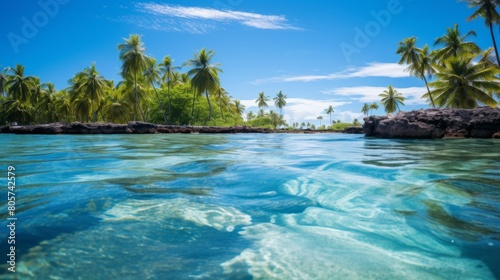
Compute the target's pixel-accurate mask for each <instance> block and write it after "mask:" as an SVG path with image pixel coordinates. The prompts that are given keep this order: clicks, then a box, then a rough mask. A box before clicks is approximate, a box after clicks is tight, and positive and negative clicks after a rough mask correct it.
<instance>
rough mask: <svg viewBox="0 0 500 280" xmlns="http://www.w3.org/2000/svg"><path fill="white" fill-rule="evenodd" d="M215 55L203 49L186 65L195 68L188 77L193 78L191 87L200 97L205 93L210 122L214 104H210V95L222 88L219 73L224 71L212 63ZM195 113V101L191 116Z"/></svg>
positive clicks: (211, 51)
mask: <svg viewBox="0 0 500 280" xmlns="http://www.w3.org/2000/svg"><path fill="white" fill-rule="evenodd" d="M214 55H215V52H214V51H213V50H209V51H206V50H205V49H202V50H201V51H200V52H199V53H198V54H195V55H194V58H193V59H191V60H189V61H187V62H186V63H185V65H188V66H192V67H193V68H192V69H191V70H189V72H188V75H189V76H190V77H191V86H192V87H193V89H194V90H195V91H196V93H198V95H201V94H202V93H203V92H205V96H206V98H207V103H208V109H209V114H208V120H209V121H210V120H211V119H212V104H211V103H210V98H209V96H208V93H209V92H210V93H213V92H214V91H215V90H216V89H217V88H218V87H219V86H220V80H219V72H220V73H222V69H220V68H219V66H220V64H212V63H211V60H212V58H213V56H214ZM193 113H194V99H193V107H192V113H191V115H192V114H193Z"/></svg>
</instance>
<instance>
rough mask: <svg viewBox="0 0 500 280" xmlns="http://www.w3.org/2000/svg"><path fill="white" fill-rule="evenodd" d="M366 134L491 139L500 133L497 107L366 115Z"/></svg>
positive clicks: (385, 136)
mask: <svg viewBox="0 0 500 280" xmlns="http://www.w3.org/2000/svg"><path fill="white" fill-rule="evenodd" d="M364 120H365V123H364V125H363V132H364V133H365V136H373V137H381V138H429V139H432V138H443V137H444V138H468V137H473V138H491V137H493V135H494V134H495V133H497V132H500V109H499V108H491V107H478V108H475V109H470V110H467V109H427V110H418V111H411V112H400V113H398V114H396V115H393V116H370V117H366V118H365V119H364Z"/></svg>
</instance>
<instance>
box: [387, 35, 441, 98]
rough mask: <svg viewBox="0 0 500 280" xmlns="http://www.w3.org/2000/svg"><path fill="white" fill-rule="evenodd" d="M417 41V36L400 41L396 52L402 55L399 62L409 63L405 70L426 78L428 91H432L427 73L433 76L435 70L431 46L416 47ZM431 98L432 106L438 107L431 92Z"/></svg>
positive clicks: (420, 77)
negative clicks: (430, 50)
mask: <svg viewBox="0 0 500 280" xmlns="http://www.w3.org/2000/svg"><path fill="white" fill-rule="evenodd" d="M416 42H417V38H416V37H411V38H405V39H403V41H401V42H399V47H398V49H397V51H396V53H397V54H399V55H401V59H400V60H399V62H398V64H406V65H408V67H407V68H406V69H405V71H409V72H410V75H413V76H415V77H417V78H419V79H422V80H424V82H425V86H426V87H427V93H430V89H429V87H428V86H427V84H428V82H427V78H426V75H428V76H431V75H432V71H433V69H432V58H431V56H430V53H429V46H428V45H425V46H424V48H423V49H419V48H417V47H416ZM429 98H430V100H431V103H432V107H436V105H435V104H434V100H433V99H432V95H430V94H429Z"/></svg>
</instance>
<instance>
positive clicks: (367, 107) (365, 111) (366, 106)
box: [361, 103, 370, 116]
mask: <svg viewBox="0 0 500 280" xmlns="http://www.w3.org/2000/svg"><path fill="white" fill-rule="evenodd" d="M368 112H370V105H369V104H368V103H365V104H363V107H362V108H361V113H363V114H365V115H367V116H368Z"/></svg>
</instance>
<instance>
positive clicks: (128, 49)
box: [118, 35, 149, 121]
mask: <svg viewBox="0 0 500 280" xmlns="http://www.w3.org/2000/svg"><path fill="white" fill-rule="evenodd" d="M124 40H125V43H122V44H119V45H118V50H119V51H120V60H121V61H122V62H123V64H122V73H121V74H122V77H123V78H124V79H125V80H129V79H131V78H133V82H134V94H135V103H136V106H137V108H138V109H139V112H140V113H141V116H142V120H143V121H145V119H146V118H145V116H144V113H143V112H142V109H141V101H140V99H139V93H138V91H137V84H138V76H140V75H141V74H142V71H143V70H144V69H146V68H147V65H148V60H149V57H148V56H147V55H146V54H145V52H146V48H145V47H144V44H143V43H142V41H141V37H140V36H139V35H130V38H128V39H124Z"/></svg>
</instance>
